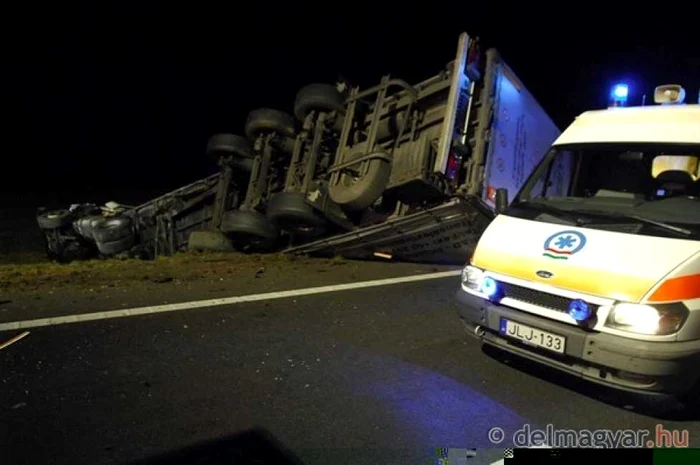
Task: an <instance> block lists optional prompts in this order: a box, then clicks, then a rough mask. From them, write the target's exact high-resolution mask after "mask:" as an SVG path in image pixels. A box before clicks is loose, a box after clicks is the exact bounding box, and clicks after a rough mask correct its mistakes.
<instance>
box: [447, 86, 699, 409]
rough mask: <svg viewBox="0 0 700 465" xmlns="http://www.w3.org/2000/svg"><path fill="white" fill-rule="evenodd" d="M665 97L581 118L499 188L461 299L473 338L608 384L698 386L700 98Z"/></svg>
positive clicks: (662, 389) (693, 389) (684, 391)
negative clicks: (519, 183)
mask: <svg viewBox="0 0 700 465" xmlns="http://www.w3.org/2000/svg"><path fill="white" fill-rule="evenodd" d="M669 87H672V88H673V87H676V86H669ZM669 94H671V95H674V94H672V93H669V92H661V91H659V89H658V88H657V102H659V100H662V98H663V97H664V96H666V97H668V95H669ZM678 94H680V93H679V92H677V93H676V94H675V95H678ZM658 95H661V97H658ZM659 103H664V105H658V106H656V105H653V106H645V107H627V108H624V107H622V108H621V107H615V108H609V109H607V110H598V111H590V112H587V113H584V114H582V115H581V116H579V117H578V118H577V119H576V120H575V121H574V122H573V123H572V124H571V125H570V126H569V127H568V128H567V129H566V130H565V131H564V132H563V133H562V134H561V136H560V137H559V138H558V139H557V140H556V141H555V142H554V144H553V145H552V147H551V149H550V150H549V152H548V153H547V154H546V155H545V157H544V158H543V159H542V161H541V162H540V164H539V166H538V167H537V168H536V169H535V171H534V172H533V173H532V175H531V176H530V177H529V179H528V180H527V181H526V183H525V185H524V186H523V188H522V189H521V190H520V192H518V193H517V195H516V196H515V198H514V199H513V200H512V202H510V203H509V202H508V200H507V194H506V193H505V192H503V191H501V193H500V194H501V195H500V198H501V201H500V203H501V204H500V206H499V207H498V209H499V214H498V215H497V216H496V218H495V219H494V220H493V221H492V222H491V223H490V225H489V226H488V227H487V229H486V230H485V232H484V234H483V235H482V236H481V238H480V240H479V242H478V244H477V246H476V249H475V251H474V255H473V257H472V258H471V260H470V261H469V263H468V264H467V266H466V267H465V268H464V271H463V273H462V279H461V281H462V282H461V289H460V290H459V291H458V293H457V296H458V300H459V301H460V306H459V314H460V317H461V319H462V321H463V322H464V324H465V326H466V328H467V332H468V334H470V335H471V336H474V337H476V338H478V339H480V340H481V341H483V342H484V343H486V344H490V345H493V346H496V347H498V348H500V349H502V350H505V351H507V352H511V353H515V354H518V355H520V356H523V357H525V358H527V359H531V360H534V361H536V362H539V363H542V364H544V365H549V366H550V367H554V368H557V369H559V370H562V371H565V372H568V373H570V374H574V375H577V376H580V377H583V378H585V379H587V380H590V381H593V382H596V383H599V384H604V385H607V386H610V387H614V388H619V389H622V390H627V391H633V392H638V393H645V394H663V395H673V396H676V397H678V398H680V399H686V400H688V399H691V398H692V396H693V395H695V396H697V395H698V394H699V393H700V392H699V391H698V390H697V389H698V388H697V386H698V384H699V379H700V105H680V104H677V105H674V104H673V103H674V102H669V101H665V102H659ZM675 103H678V102H675Z"/></svg>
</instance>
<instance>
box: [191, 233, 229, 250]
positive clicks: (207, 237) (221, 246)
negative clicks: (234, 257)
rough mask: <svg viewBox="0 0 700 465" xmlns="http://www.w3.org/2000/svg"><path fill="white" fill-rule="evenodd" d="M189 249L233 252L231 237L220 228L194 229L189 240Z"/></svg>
mask: <svg viewBox="0 0 700 465" xmlns="http://www.w3.org/2000/svg"><path fill="white" fill-rule="evenodd" d="M187 250H190V251H200V252H201V251H211V252H233V250H234V249H233V244H232V243H231V239H229V238H228V237H226V235H225V234H224V233H223V232H221V231H219V230H210V231H192V233H190V237H189V239H188V240H187Z"/></svg>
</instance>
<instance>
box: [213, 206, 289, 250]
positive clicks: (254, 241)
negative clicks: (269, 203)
mask: <svg viewBox="0 0 700 465" xmlns="http://www.w3.org/2000/svg"><path fill="white" fill-rule="evenodd" d="M221 230H222V231H223V232H224V233H226V235H228V236H229V237H230V238H231V240H232V241H233V246H234V247H235V248H237V249H239V250H243V251H265V250H269V249H271V248H272V247H273V246H274V244H275V242H276V241H277V238H278V237H279V229H278V228H277V226H275V224H274V223H272V222H271V221H270V220H269V219H267V218H266V217H265V215H263V214H262V213H259V212H256V211H241V210H231V211H227V212H226V213H224V216H223V218H222V219H221Z"/></svg>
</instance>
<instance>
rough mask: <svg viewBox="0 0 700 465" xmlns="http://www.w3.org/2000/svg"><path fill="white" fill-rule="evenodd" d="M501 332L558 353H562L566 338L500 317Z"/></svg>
mask: <svg viewBox="0 0 700 465" xmlns="http://www.w3.org/2000/svg"><path fill="white" fill-rule="evenodd" d="M500 333H501V334H503V335H504V336H509V337H512V338H514V339H517V340H519V341H522V342H524V343H526V344H529V345H533V346H536V347H542V348H544V349H547V350H551V351H553V352H558V353H560V354H563V353H564V349H565V347H566V338H565V337H563V336H558V335H556V334H552V333H549V332H547V331H542V330H541V329H537V328H533V327H531V326H527V325H524V324H522V323H516V322H515V321H511V320H506V319H505V318H501V331H500Z"/></svg>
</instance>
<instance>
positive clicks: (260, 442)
mask: <svg viewBox="0 0 700 465" xmlns="http://www.w3.org/2000/svg"><path fill="white" fill-rule="evenodd" d="M224 464H226V465H231V464H241V465H248V464H250V465H252V464H255V465H268V464H270V465H272V464H274V465H303V463H302V462H301V461H300V460H299V459H298V458H297V457H296V456H294V455H293V454H292V453H291V452H290V451H288V450H286V449H285V447H284V446H283V445H282V444H281V443H280V442H279V441H277V440H276V439H275V437H274V436H273V435H272V434H271V433H270V432H268V431H266V430H264V429H257V428H256V429H252V430H248V431H244V432H241V433H237V434H234V435H232V436H228V437H224V438H219V439H215V440H212V441H207V442H202V443H198V444H194V445H190V446H186V447H185V448H183V449H179V450H176V451H170V452H166V453H165V454H162V455H158V456H154V457H148V458H146V459H141V460H138V461H135V462H128V465H224Z"/></svg>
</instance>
